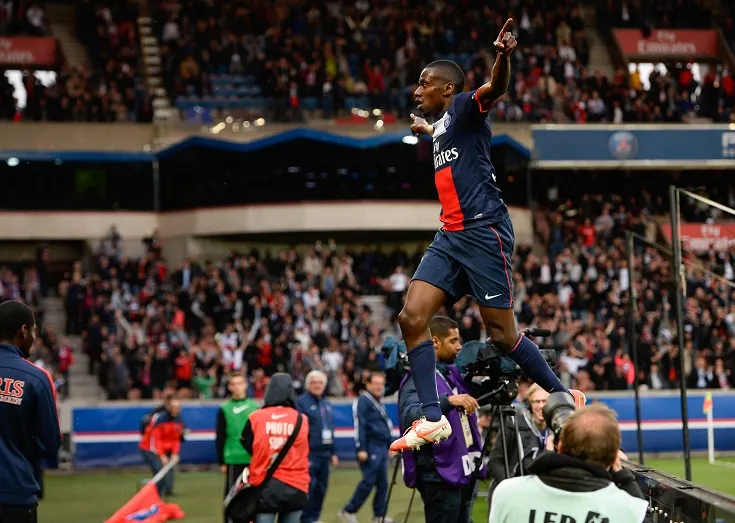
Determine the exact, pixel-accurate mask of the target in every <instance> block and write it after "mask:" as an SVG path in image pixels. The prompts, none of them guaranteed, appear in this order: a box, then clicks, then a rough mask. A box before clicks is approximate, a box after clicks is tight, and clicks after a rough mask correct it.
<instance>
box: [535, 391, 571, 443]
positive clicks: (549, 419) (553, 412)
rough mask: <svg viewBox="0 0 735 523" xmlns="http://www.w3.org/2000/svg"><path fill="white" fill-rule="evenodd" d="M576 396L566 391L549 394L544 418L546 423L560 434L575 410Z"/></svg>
mask: <svg viewBox="0 0 735 523" xmlns="http://www.w3.org/2000/svg"><path fill="white" fill-rule="evenodd" d="M574 409H575V406H574V398H572V396H571V394H568V393H566V392H554V393H552V394H550V395H549V399H548V400H547V401H546V405H545V406H544V410H543V413H544V419H545V420H546V425H548V426H549V428H551V430H552V431H553V432H554V433H556V434H558V433H559V432H560V431H561V428H562V427H563V426H564V423H565V422H566V421H567V418H568V417H569V415H570V414H571V413H572V412H574Z"/></svg>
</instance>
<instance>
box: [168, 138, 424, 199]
mask: <svg viewBox="0 0 735 523" xmlns="http://www.w3.org/2000/svg"><path fill="white" fill-rule="evenodd" d="M160 173H161V175H160V179H161V208H162V210H177V209H186V208H192V207H212V206H228V205H243V204H256V203H283V202H300V201H307V200H313V201H329V200H393V199H413V200H435V199H436V198H437V196H436V190H435V189H434V183H433V165H432V163H431V162H430V158H427V159H425V160H424V161H422V160H421V159H420V158H417V151H416V147H415V146H412V145H406V144H404V143H402V142H398V143H394V144H393V143H392V144H387V145H382V146H379V147H372V148H364V149H363V148H353V147H346V146H341V145H336V144H331V143H325V142H320V141H314V140H293V141H290V142H287V143H283V144H278V145H273V146H268V147H263V148H262V149H257V150H252V151H247V152H240V151H234V150H227V149H222V148H219V147H201V146H196V147H191V148H188V149H185V150H183V151H180V152H178V153H177V154H176V155H172V156H171V157H164V158H163V159H162V160H161V162H160Z"/></svg>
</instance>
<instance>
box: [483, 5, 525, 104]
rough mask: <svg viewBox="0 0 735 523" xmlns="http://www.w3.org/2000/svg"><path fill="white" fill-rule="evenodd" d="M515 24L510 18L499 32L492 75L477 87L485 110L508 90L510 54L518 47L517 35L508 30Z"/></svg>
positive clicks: (495, 44) (495, 43)
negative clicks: (487, 80)
mask: <svg viewBox="0 0 735 523" xmlns="http://www.w3.org/2000/svg"><path fill="white" fill-rule="evenodd" d="M512 24H513V19H512V18H509V19H508V20H507V21H506V22H505V25H503V28H502V29H501V30H500V33H499V34H498V38H497V39H496V40H495V42H494V44H493V45H494V46H495V50H496V52H497V57H496V58H495V65H493V70H492V73H491V75H490V81H489V82H488V83H486V84H484V85H482V86H480V88H479V89H477V93H476V95H475V96H476V97H477V103H478V104H479V105H480V107H481V108H482V109H484V110H489V109H490V108H491V107H492V106H493V105H494V104H495V102H497V101H498V100H499V99H500V97H501V96H503V95H504V94H505V91H507V90H508V82H510V55H511V54H512V53H513V51H515V50H516V47H518V42H517V41H516V39H515V37H514V36H513V35H512V34H511V33H509V32H508V30H509V29H510V26H511V25H512Z"/></svg>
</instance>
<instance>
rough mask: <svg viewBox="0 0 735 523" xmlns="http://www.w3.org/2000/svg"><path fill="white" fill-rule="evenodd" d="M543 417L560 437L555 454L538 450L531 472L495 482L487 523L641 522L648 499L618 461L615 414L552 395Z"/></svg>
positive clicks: (601, 406) (618, 429)
mask: <svg viewBox="0 0 735 523" xmlns="http://www.w3.org/2000/svg"><path fill="white" fill-rule="evenodd" d="M544 417H545V418H546V422H547V425H548V426H549V427H550V429H551V430H552V431H553V433H554V434H555V435H558V436H555V440H556V442H557V444H556V452H544V453H542V454H540V455H539V457H538V458H536V460H534V461H533V462H532V463H531V464H530V466H529V468H528V473H529V475H527V476H523V477H519V478H511V479H507V480H505V481H503V482H502V483H500V484H499V485H498V487H497V488H496V489H495V493H494V495H493V500H492V503H491V504H490V523H516V522H521V521H522V522H523V523H550V522H551V523H561V522H564V523H590V522H605V523H636V522H643V521H644V519H645V517H646V514H647V509H648V503H647V502H646V501H645V500H644V499H643V494H642V493H641V491H640V489H639V488H638V486H637V485H636V483H635V477H634V476H633V474H632V473H631V472H630V471H628V470H625V469H624V468H623V467H622V465H621V462H620V460H621V458H623V459H624V454H622V452H621V451H620V441H621V435H620V426H619V425H618V420H617V418H616V416H615V412H613V411H612V410H611V409H610V408H608V407H606V406H605V405H602V404H595V405H591V406H588V407H585V408H582V409H579V410H574V405H573V404H570V403H569V401H568V400H567V399H566V397H558V396H557V394H556V393H554V394H551V395H550V396H549V398H548V400H547V405H546V407H545V408H544ZM549 445H551V442H549Z"/></svg>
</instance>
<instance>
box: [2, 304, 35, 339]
mask: <svg viewBox="0 0 735 523" xmlns="http://www.w3.org/2000/svg"><path fill="white" fill-rule="evenodd" d="M35 324H36V318H35V316H34V315H33V311H32V310H31V308H30V307H29V306H28V305H26V304H25V303H22V302H19V301H16V300H7V301H4V302H2V303H0V340H2V341H11V340H12V339H13V338H15V336H16V335H17V334H18V332H19V331H20V329H21V327H23V325H27V326H28V327H32V326H33V325H35Z"/></svg>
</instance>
